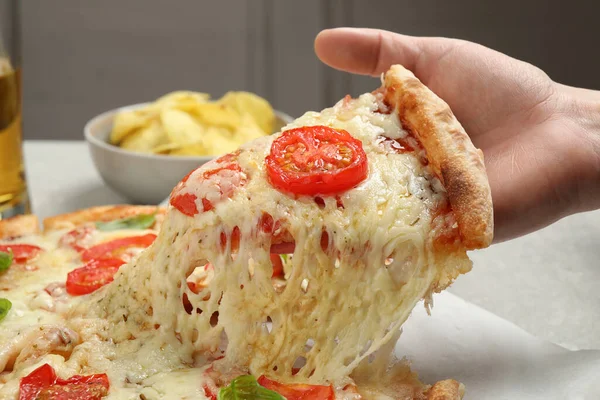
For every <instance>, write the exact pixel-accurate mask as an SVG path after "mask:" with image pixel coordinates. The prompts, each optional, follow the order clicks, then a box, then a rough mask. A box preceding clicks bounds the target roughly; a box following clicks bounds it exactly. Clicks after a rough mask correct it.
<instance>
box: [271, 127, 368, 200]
mask: <svg viewBox="0 0 600 400" xmlns="http://www.w3.org/2000/svg"><path fill="white" fill-rule="evenodd" d="M265 163H266V167H267V174H268V176H269V180H270V181H271V184H272V185H273V186H274V187H275V188H277V189H279V190H281V191H284V192H290V193H293V194H304V195H316V194H335V193H339V192H343V191H346V190H348V189H351V188H353V187H354V186H356V185H358V184H359V183H360V182H362V181H363V180H364V179H365V178H366V177H367V174H368V165H367V155H366V153H365V151H364V150H363V147H362V143H361V141H360V140H358V139H355V138H353V137H352V136H351V135H350V134H349V133H348V132H346V131H344V130H338V129H333V128H330V127H327V126H304V127H301V128H295V129H290V130H288V131H285V132H283V133H282V134H281V136H279V137H278V138H277V139H275V140H274V141H273V144H272V145H271V152H270V153H269V155H268V156H267V158H266V159H265Z"/></svg>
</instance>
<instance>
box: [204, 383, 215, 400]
mask: <svg viewBox="0 0 600 400" xmlns="http://www.w3.org/2000/svg"><path fill="white" fill-rule="evenodd" d="M202 389H204V396H206V398H207V399H210V400H217V393H215V392H213V391H212V390H211V388H209V387H208V385H204V386H202Z"/></svg>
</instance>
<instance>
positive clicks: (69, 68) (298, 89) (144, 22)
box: [22, 0, 600, 140]
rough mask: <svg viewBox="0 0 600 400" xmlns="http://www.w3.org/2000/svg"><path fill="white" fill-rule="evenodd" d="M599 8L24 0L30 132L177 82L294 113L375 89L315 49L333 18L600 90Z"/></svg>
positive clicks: (575, 4)
mask: <svg viewBox="0 0 600 400" xmlns="http://www.w3.org/2000/svg"><path fill="white" fill-rule="evenodd" d="M598 12H600V3H598V2H594V1H570V2H568V5H566V4H565V2H564V1H559V0H546V1H541V0H539V1H523V0H518V1H517V0H505V1H499V2H489V1H481V0H455V1H446V0H436V1H427V2H417V1H414V0H379V1H360V0H328V1H327V0H303V1H293V0H219V1H214V0H200V1H178V2H172V1H164V0H129V1H118V0H103V1H94V2H81V1H76V0H53V1H44V0H27V1H23V2H22V28H23V49H22V50H23V71H24V73H23V94H24V95H23V102H24V104H23V106H24V137H25V139H71V140H72V139H82V127H83V125H84V124H85V122H86V121H87V120H89V119H90V118H91V117H93V116H94V115H97V114H98V113H100V112H103V111H105V110H108V109H112V108H115V107H117V106H121V105H126V104H131V103H137V102H142V101H148V100H152V99H155V98H157V97H158V96H160V95H162V94H164V93H167V92H169V91H172V90H175V89H189V90H198V91H203V92H209V93H211V94H212V95H213V96H214V97H219V96H221V95H222V94H223V93H224V92H226V91H227V90H231V89H238V90H248V91H253V92H256V93H258V94H259V95H261V96H264V97H265V98H267V99H268V100H269V101H270V102H271V103H272V104H273V106H274V107H275V108H277V109H280V110H282V111H285V112H287V113H289V114H290V115H292V116H298V115H300V114H301V113H303V112H304V111H307V110H318V109H321V108H323V107H326V106H329V105H332V104H333V103H335V102H336V101H337V100H338V99H339V98H341V97H343V96H344V95H345V94H348V93H350V94H353V95H356V94H359V93H362V92H365V91H370V90H372V89H373V88H374V87H375V86H376V85H377V82H376V81H374V80H373V78H367V77H357V76H350V75H347V74H343V73H340V72H337V71H333V70H331V69H329V68H327V67H325V66H324V65H322V64H321V63H320V62H319V61H318V59H317V58H316V56H315V55H314V52H313V39H314V37H315V35H316V34H317V33H318V32H319V31H320V30H321V29H324V28H327V27H334V26H361V27H371V28H382V29H388V30H392V31H396V32H402V33H406V34H412V35H424V36H447V37H457V38H462V39H467V40H471V41H474V42H478V43H481V44H483V45H486V46H488V47H491V48H494V49H496V50H498V51H501V52H504V53H507V54H509V55H511V56H513V57H516V58H519V59H522V60H525V61H528V62H531V63H533V64H535V65H537V66H539V67H540V68H542V69H544V70H545V71H546V72H547V73H548V74H549V75H550V76H551V77H552V78H553V79H554V80H556V81H559V82H561V83H565V84H569V85H575V86H581V87H587V88H594V89H600V75H599V74H598V70H597V66H598V62H599V61H600V54H599V53H598V51H597V48H598V39H599V35H598V32H599V31H598V21H597V15H598Z"/></svg>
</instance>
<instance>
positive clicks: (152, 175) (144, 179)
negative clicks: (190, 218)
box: [83, 104, 292, 204]
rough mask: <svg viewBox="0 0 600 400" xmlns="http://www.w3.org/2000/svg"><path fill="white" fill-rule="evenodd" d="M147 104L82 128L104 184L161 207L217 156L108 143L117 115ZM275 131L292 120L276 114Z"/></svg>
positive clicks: (105, 115)
mask: <svg viewBox="0 0 600 400" xmlns="http://www.w3.org/2000/svg"><path fill="white" fill-rule="evenodd" d="M144 105H145V104H135V105H132V106H128V107H121V108H117V109H114V110H111V111H107V112H105V113H103V114H100V115H98V116H96V117H94V118H92V119H91V120H90V121H88V123H87V124H85V127H84V128H83V132H84V136H85V139H86V140H87V142H88V146H89V149H90V153H91V155H92V160H93V162H94V165H95V166H96V169H97V170H98V173H99V174H100V176H101V177H102V179H103V180H104V182H105V183H106V184H107V185H108V186H109V187H111V188H112V189H113V190H115V191H116V192H118V193H120V194H122V195H123V196H125V197H126V198H127V199H129V200H131V201H132V202H135V203H141V204H158V203H160V202H161V201H163V200H164V199H165V198H167V197H168V196H169V194H170V193H171V190H172V189H173V188H174V187H175V185H176V184H177V183H178V182H179V181H180V180H181V179H182V178H183V177H184V176H185V175H186V174H187V173H188V172H190V171H191V170H193V169H195V168H198V167H199V166H201V165H203V164H204V163H206V162H208V161H210V160H212V159H213V158H214V157H215V156H181V157H180V156H168V155H160V154H143V153H135V152H132V151H128V150H123V149H121V148H119V147H117V146H113V145H111V144H110V143H109V142H108V138H109V136H110V132H111V130H112V126H113V120H114V117H115V115H116V113H117V112H118V111H120V110H122V109H132V108H140V107H143V106H144ZM275 115H276V117H277V122H276V131H279V130H280V129H281V128H282V127H283V126H285V125H286V124H287V123H289V122H290V121H291V120H292V118H291V117H290V116H289V115H286V114H284V113H282V112H279V111H275Z"/></svg>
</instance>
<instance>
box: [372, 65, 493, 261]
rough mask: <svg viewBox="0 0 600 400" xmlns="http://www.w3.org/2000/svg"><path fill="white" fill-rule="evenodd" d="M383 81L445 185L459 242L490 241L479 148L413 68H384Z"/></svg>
mask: <svg viewBox="0 0 600 400" xmlns="http://www.w3.org/2000/svg"><path fill="white" fill-rule="evenodd" d="M384 85H385V89H386V91H385V100H386V101H387V102H388V104H390V105H391V106H392V107H393V108H394V109H395V111H396V113H397V114H398V117H399V119H400V122H401V123H402V126H403V128H404V129H406V130H407V131H409V132H410V133H411V134H412V135H414V136H415V137H416V138H417V139H418V140H419V141H420V142H421V144H422V145H423V148H424V149H425V152H426V153H427V156H428V160H429V165H430V166H431V168H432V170H433V172H434V173H435V174H436V175H437V176H438V177H439V178H440V180H441V181H442V183H443V184H444V187H445V188H446V191H447V194H448V199H449V201H450V205H451V207H452V210H453V211H454V214H455V215H456V219H457V222H458V228H459V231H460V235H461V239H462V243H463V245H464V246H465V248H466V249H468V250H473V249H480V248H484V247H487V246H489V245H490V244H491V242H492V239H493V233H494V220H493V208H492V195H491V191H490V186H489V183H488V179H487V174H486V172H485V165H484V163H483V152H482V151H481V150H479V149H477V148H476V147H475V146H474V145H473V143H472V142H471V139H470V138H469V136H468V135H467V133H466V132H465V130H464V128H463V127H462V125H461V124H460V122H458V120H457V119H456V117H455V116H454V114H453V113H452V110H450V107H449V106H448V104H446V102H444V101H443V100H442V99H440V98H439V97H438V96H437V95H436V94H435V93H433V92H432V91H431V90H430V89H429V88H427V87H426V86H425V85H424V84H423V83H421V81H419V79H417V78H416V77H415V76H414V75H413V73H412V72H410V71H409V70H407V69H406V68H404V67H403V66H401V65H393V66H392V67H391V68H390V69H389V71H387V72H386V73H385V76H384Z"/></svg>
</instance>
